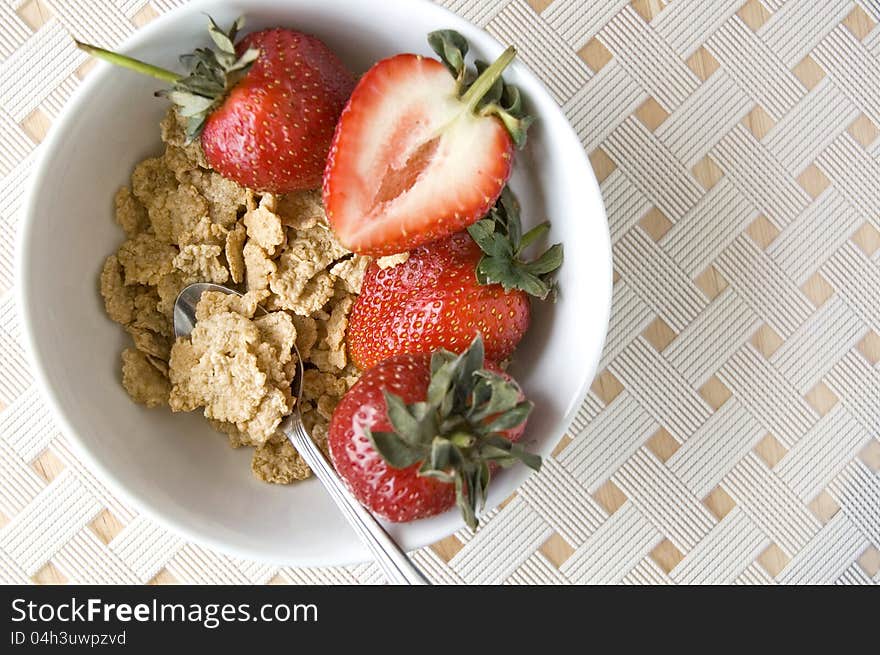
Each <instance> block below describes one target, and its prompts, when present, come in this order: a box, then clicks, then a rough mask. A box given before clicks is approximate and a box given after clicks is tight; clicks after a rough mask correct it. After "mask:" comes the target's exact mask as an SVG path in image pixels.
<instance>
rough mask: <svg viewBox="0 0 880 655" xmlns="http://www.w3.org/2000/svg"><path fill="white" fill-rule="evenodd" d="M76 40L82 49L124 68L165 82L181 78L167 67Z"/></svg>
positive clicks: (77, 45)
mask: <svg viewBox="0 0 880 655" xmlns="http://www.w3.org/2000/svg"><path fill="white" fill-rule="evenodd" d="M74 42H75V43H76V47H77V48H79V49H80V50H84V51H85V52H87V53H89V54H90V55H91V56H93V57H97V58H98V59H103V60H104V61H107V62H110V63H111V64H113V65H114V66H121V67H122V68H127V69H129V70H132V71H134V72H136V73H141V74H142V75H149V76H150V77H155V78H156V79H159V80H163V81H165V82H171V83H174V82H177V81H178V80H179V79H180V78H181V76H180V75H178V74H177V73H175V72H173V71H170V70H167V69H165V68H159V67H158V66H153V65H152V64H148V63H146V62H144V61H140V60H139V59H134V58H133V57H126V56H125V55H121V54H119V53H118V52H113V51H112V50H105V49H104V48H99V47H98V46H94V45H91V44H89V43H83V42H82V41H77V40H76V39H74Z"/></svg>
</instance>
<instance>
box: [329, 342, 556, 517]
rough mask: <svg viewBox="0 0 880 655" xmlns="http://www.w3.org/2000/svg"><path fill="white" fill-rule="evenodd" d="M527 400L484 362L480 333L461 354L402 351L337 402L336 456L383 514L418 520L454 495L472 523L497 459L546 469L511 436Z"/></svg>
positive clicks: (358, 492)
mask: <svg viewBox="0 0 880 655" xmlns="http://www.w3.org/2000/svg"><path fill="white" fill-rule="evenodd" d="M484 366H485V368H484ZM432 370H433V371H434V372H433V375H432ZM531 408H532V404H531V403H530V402H528V401H526V400H524V399H523V395H522V392H521V390H520V388H519V386H518V385H517V384H516V383H515V382H514V381H513V380H512V379H511V378H510V377H509V376H507V375H505V374H504V373H502V372H500V370H499V369H498V368H497V366H495V365H494V364H484V360H483V349H482V343H481V341H480V340H479V338H478V339H476V340H475V341H474V343H473V344H472V346H471V348H469V349H468V350H467V351H466V352H465V353H464V354H462V355H460V356H458V357H456V356H455V355H453V354H452V353H449V352H447V351H437V352H436V353H434V355H433V356H432V355H429V354H425V353H422V354H409V355H398V356H396V357H393V358H391V359H388V360H385V361H384V362H382V363H381V364H379V365H377V366H375V367H374V368H371V369H370V370H368V371H366V372H365V373H364V374H363V375H362V376H361V378H360V380H358V382H357V383H356V384H355V385H354V386H353V387H352V388H351V389H350V390H349V391H348V393H346V394H345V396H343V398H342V400H341V401H340V402H339V404H338V405H337V406H336V409H335V411H334V412H333V417H332V419H331V421H330V430H329V443H330V456H331V459H332V461H333V465H334V466H335V467H336V470H337V471H338V472H339V474H340V476H342V478H343V479H344V480H345V482H346V484H347V485H348V487H349V489H350V490H351V492H352V493H353V494H354V495H355V497H356V498H357V499H358V500H359V501H360V502H361V503H362V504H363V505H364V506H365V507H367V508H368V509H370V510H371V511H372V512H374V513H375V514H377V515H378V516H381V517H382V518H385V519H388V520H390V521H396V522H400V521H412V520H415V519H420V518H424V517H427V516H433V515H434V514H439V513H440V512H444V511H446V510H448V509H449V508H450V507H452V506H453V505H454V504H456V503H457V504H458V505H459V507H460V508H461V510H462V513H463V515H464V518H465V522H466V523H467V524H468V525H469V526H470V527H471V528H476V525H477V519H476V513H477V510H478V508H479V507H482V505H483V503H484V502H485V496H486V488H487V486H488V484H489V481H490V478H491V475H492V471H493V470H494V469H495V468H496V467H497V466H498V465H501V466H510V465H512V464H513V463H515V462H517V461H522V462H524V463H525V464H526V465H527V466H530V467H532V468H534V469H536V470H537V469H538V468H540V464H541V459H540V457H537V456H535V455H531V454H529V453H527V452H525V451H524V450H523V449H522V447H521V446H519V445H516V444H515V443H514V442H516V441H517V440H519V438H520V437H521V436H522V433H523V431H524V430H525V422H526V418H527V416H528V414H529V412H530V411H531Z"/></svg>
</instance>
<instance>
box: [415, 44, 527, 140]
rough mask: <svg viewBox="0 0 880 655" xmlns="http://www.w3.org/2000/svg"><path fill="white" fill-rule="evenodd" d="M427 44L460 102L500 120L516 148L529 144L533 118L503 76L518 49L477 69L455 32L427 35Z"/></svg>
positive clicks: (508, 49)
mask: <svg viewBox="0 0 880 655" xmlns="http://www.w3.org/2000/svg"><path fill="white" fill-rule="evenodd" d="M428 44H429V45H430V46H431V49H433V50H434V52H436V53H437V56H438V57H440V61H442V62H443V64H444V65H445V66H446V68H447V69H449V72H450V73H451V74H452V76H453V77H454V78H455V83H456V91H457V95H458V96H459V98H461V101H462V102H464V103H465V104H467V105H468V107H469V108H470V109H471V110H472V111H474V112H476V113H477V114H479V115H480V116H497V117H498V118H499V119H500V120H501V122H502V123H504V127H505V128H506V129H507V132H508V133H509V134H510V138H511V139H512V140H513V143H514V145H516V147H517V148H522V147H523V146H524V145H525V143H526V131H527V130H528V129H529V125H531V124H532V122H534V120H535V119H534V117H533V116H529V115H528V114H526V112H525V110H524V109H523V103H522V96H521V95H520V92H519V89H517V88H516V87H515V86H513V85H512V84H507V83H506V82H505V81H504V79H503V78H502V77H501V73H502V72H503V71H504V69H505V68H507V66H508V65H509V64H510V62H511V61H513V58H514V57H515V56H516V49H514V47H513V46H509V47H508V48H507V49H506V50H505V51H504V52H502V53H501V55H500V56H499V57H498V59H496V60H495V61H494V62H493V63H492V64H487V63H486V62H484V61H481V60H476V61H475V62H474V68H476V72H474V70H473V69H471V68H469V67H468V66H467V64H466V63H465V56H466V55H467V53H468V50H469V49H470V46H469V45H468V42H467V39H465V38H464V37H463V36H462V35H461V34H459V33H458V32H456V31H455V30H437V31H435V32H431V33H430V34H428Z"/></svg>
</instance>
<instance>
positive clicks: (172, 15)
mask: <svg viewBox="0 0 880 655" xmlns="http://www.w3.org/2000/svg"><path fill="white" fill-rule="evenodd" d="M330 1H332V2H334V3H338V4H345V3H346V0H330ZM386 1H390V2H395V3H397V4H398V5H402V4H406V5H408V6H411V8H412V11H415V12H418V11H422V10H425V9H429V10H431V11H436V12H440V13H445V14H447V15H448V16H449V17H450V19H454V20H456V21H463V22H465V23H467V24H468V25H469V26H470V27H471V28H472V29H473V30H475V31H477V32H479V33H481V35H482V37H483V38H484V40H485V41H486V42H487V43H488V44H491V47H492V49H497V52H499V53H500V52H501V51H502V50H503V48H504V46H503V45H502V44H501V43H500V42H499V41H498V40H497V39H496V38H495V37H494V36H492V35H491V34H489V33H488V32H487V31H486V30H485V29H483V28H482V27H479V26H477V25H475V24H473V23H472V22H471V21H470V20H468V19H466V18H464V17H462V16H459V15H458V14H456V13H454V12H453V11H451V10H450V9H448V8H446V7H444V6H442V5H439V4H436V3H435V2H433V1H432V0H386ZM217 2H218V0H194V1H193V2H190V3H188V4H185V5H181V6H179V7H175V8H174V9H172V10H170V11H168V12H166V13H164V14H162V15H161V16H159V17H157V18H156V19H154V20H153V21H151V22H150V23H148V24H147V25H145V26H143V27H142V28H139V29H137V30H135V31H134V32H133V33H132V34H131V35H129V36H128V37H127V38H126V39H124V40H123V41H122V42H121V43H119V44H118V46H117V47H116V48H115V50H116V51H118V52H121V53H128V52H130V51H132V50H135V49H137V48H139V47H141V46H143V45H146V44H148V43H149V42H150V41H151V40H153V39H154V38H155V37H156V35H157V34H159V33H161V31H162V28H163V27H164V26H165V25H166V24H170V23H172V22H174V21H176V20H179V18H180V17H181V15H183V14H188V15H191V14H193V13H199V12H201V13H205V9H206V8H207V7H214V8H216V7H217ZM511 68H515V69H517V74H518V75H520V76H525V77H527V78H531V80H530V84H531V85H533V86H534V87H535V89H537V90H538V92H539V93H541V94H543V95H545V96H546V99H547V100H549V101H550V102H551V103H552V105H553V106H554V107H555V108H556V110H557V111H559V113H560V116H561V117H562V119H563V121H562V129H564V130H565V131H566V132H567V134H566V135H564V136H563V137H562V138H564V139H566V140H573V141H575V142H578V143H580V138H579V137H578V135H577V133H576V132H575V131H574V128H573V127H572V126H571V123H570V122H569V120H568V118H567V117H566V116H565V114H564V113H563V112H562V109H561V107H560V106H559V103H558V102H557V101H556V100H555V99H554V98H553V96H552V94H550V92H549V91H548V89H547V88H546V86H545V85H544V83H543V82H542V81H541V79H540V78H539V77H538V76H537V75H536V74H535V73H533V72H532V70H531V69H530V68H529V67H528V66H527V65H526V64H524V63H523V62H522V61H521V60H519V59H518V60H516V61H514V62H513V64H512V65H511ZM115 70H116V69H115V67H113V66H112V65H111V64H108V63H106V62H103V61H99V62H97V65H96V66H95V69H94V70H93V71H92V72H91V74H90V75H89V76H88V77H87V78H86V79H85V80H84V81H83V82H82V83H81V84H80V85H79V86H78V88H77V89H76V90H75V91H74V93H73V94H72V95H71V97H70V98H69V99H68V100H67V102H66V103H65V105H64V107H63V109H62V111H61V113H60V115H59V116H58V118H57V119H56V121H55V122H54V123H53V125H52V127H51V128H50V131H49V134H48V135H47V136H46V138H45V139H44V140H43V142H42V144H41V148H40V152H39V154H38V156H37V159H36V161H35V162H34V165H33V169H32V170H31V172H30V174H29V179H28V184H27V186H26V188H25V201H24V203H23V213H22V219H21V225H20V228H19V234H18V239H17V240H16V249H15V252H16V261H15V272H16V276H15V279H16V285H15V287H16V292H15V302H16V305H17V306H18V311H19V315H20V316H21V319H22V335H23V339H22V340H23V342H24V346H25V351H26V356H27V357H28V359H29V361H30V362H31V364H32V368H33V371H34V378H35V381H36V383H37V384H36V386H37V388H38V389H39V392H40V394H41V396H42V398H43V399H45V400H46V402H47V405H48V406H49V409H50V411H51V414H52V417H53V419H54V421H55V422H56V424H57V425H58V426H59V427H60V429H61V432H62V434H63V435H64V436H66V437H68V443H69V444H70V445H71V446H72V449H73V450H74V453H75V455H76V456H77V457H78V458H79V459H80V460H81V461H82V462H83V463H84V464H85V465H86V467H87V468H88V470H89V471H91V472H92V473H94V474H95V476H96V477H97V478H98V479H99V480H100V481H101V483H103V485H104V486H106V488H107V489H108V491H110V492H111V493H112V494H113V495H115V496H117V497H119V498H120V499H121V500H123V501H124V502H125V503H126V504H127V505H129V506H131V507H132V508H133V509H134V510H136V511H137V512H138V513H139V514H142V515H144V516H145V517H146V518H148V519H149V520H151V521H153V522H155V523H157V524H158V525H159V526H161V527H163V528H165V529H167V530H169V531H170V532H172V533H173V534H175V535H178V536H180V537H181V538H183V539H186V540H187V541H191V542H194V543H197V544H201V545H204V546H206V547H209V548H212V549H215V550H217V551H219V552H222V553H225V554H228V555H231V556H234V557H239V558H243V559H248V560H253V561H260V562H266V563H272V564H283V565H292V566H342V565H346V564H354V563H357V562H358V561H365V560H357V561H354V560H353V561H351V562H347V561H346V562H336V561H328V560H322V559H308V558H299V559H297V560H296V561H290V560H279V559H276V558H273V557H270V556H266V555H264V554H262V553H260V552H259V551H254V550H251V549H249V548H247V547H241V546H238V545H235V544H230V543H228V542H226V541H223V540H222V539H219V538H215V537H214V536H212V535H209V534H205V533H202V532H198V531H194V530H193V529H191V527H190V526H189V525H188V524H187V523H186V522H184V521H181V520H178V519H177V518H176V517H171V516H167V515H165V514H163V513H162V512H161V511H160V510H159V509H157V508H154V506H153V503H152V502H151V501H150V500H149V498H148V497H144V496H143V495H141V494H139V493H136V492H134V491H132V490H130V489H129V487H128V486H127V485H126V483H125V480H124V476H123V475H117V474H116V473H115V472H114V471H113V470H112V469H110V468H109V467H107V466H105V464H104V463H103V462H102V460H101V457H100V454H99V453H98V452H96V451H94V449H92V448H90V447H89V446H87V444H86V442H84V441H83V440H81V439H80V437H79V435H78V432H77V430H76V429H74V427H73V425H72V422H71V421H70V420H69V419H68V417H67V415H66V414H65V412H64V411H63V410H62V409H61V407H62V404H61V402H60V400H59V396H58V392H57V391H56V390H55V389H54V388H53V387H52V386H51V384H50V382H49V379H50V376H49V373H48V370H49V365H48V362H47V361H46V360H44V358H43V357H42V356H41V354H40V352H39V349H38V347H37V344H36V341H35V337H34V330H33V328H32V325H33V319H34V317H33V313H32V307H31V302H34V300H33V298H31V297H29V296H28V294H27V290H28V289H29V288H30V287H31V286H32V280H31V275H30V273H29V272H28V270H29V269H28V265H27V262H26V261H25V253H26V252H29V251H30V250H31V249H32V248H31V247H30V245H29V244H30V243H31V241H32V240H33V234H32V233H33V227H34V225H35V223H36V219H35V211H36V205H37V198H38V196H39V193H38V192H39V189H40V187H41V186H42V184H43V183H44V178H45V177H46V174H47V169H48V167H49V163H50V160H51V156H50V155H51V153H52V152H53V151H54V150H56V148H57V144H58V143H59V142H60V141H61V140H62V139H63V138H64V135H65V132H66V130H65V127H66V126H67V124H68V123H70V122H71V121H72V120H73V119H74V117H75V116H76V115H77V114H78V112H79V111H81V110H82V105H84V104H85V103H84V101H85V99H86V98H88V97H89V95H90V94H91V92H92V91H93V90H94V89H95V88H96V87H98V86H99V85H101V84H102V83H103V82H105V81H106V78H107V77H108V76H109V75H111V74H112V73H113V71H115ZM579 154H580V157H581V159H582V163H583V164H584V170H585V172H586V173H587V175H586V178H587V179H585V180H584V182H585V183H586V184H587V185H589V186H591V188H592V189H591V190H592V192H593V193H592V194H590V197H592V198H594V201H593V202H592V205H593V206H592V207H590V210H591V212H593V213H594V220H596V221H599V222H600V223H601V224H602V225H604V228H605V229H604V230H601V225H600V231H602V232H603V234H604V236H605V238H604V239H602V240H601V243H600V244H596V245H597V247H598V248H599V250H600V251H601V252H600V253H597V254H601V255H602V256H601V261H600V262H599V265H600V267H601V269H602V277H603V278H604V279H605V283H604V284H602V283H601V280H598V279H597V280H593V281H592V283H593V284H595V288H596V290H597V292H599V293H597V295H596V298H595V302H596V304H595V305H594V306H593V307H592V309H593V311H594V320H596V325H597V328H598V327H600V326H601V328H602V329H601V338H599V339H598V340H597V341H596V343H594V344H593V347H592V349H591V357H590V362H591V365H590V367H589V369H588V372H589V375H584V377H583V380H582V381H581V385H580V388H579V389H578V391H577V393H576V395H575V396H574V397H576V398H577V399H578V402H576V403H572V405H571V407H570V408H569V410H568V412H566V414H565V415H564V416H562V417H561V418H560V419H559V422H560V424H563V425H565V426H566V429H567V428H568V427H569V426H570V425H571V423H572V421H573V420H574V418H575V415H576V413H577V412H578V410H579V409H580V407H581V406H582V404H583V401H584V399H585V398H586V397H587V394H588V391H589V388H590V385H591V383H592V376H593V375H594V374H595V371H596V369H597V368H598V364H599V361H600V358H601V354H602V351H603V348H604V345H605V342H606V340H607V333H608V325H609V321H610V314H611V303H612V292H613V279H612V250H611V240H610V229H609V225H608V220H607V215H606V211H605V205H604V201H603V199H602V193H601V189H600V187H599V183H598V181H597V179H596V177H595V173H594V171H593V168H592V165H591V164H590V161H589V158H588V157H587V154H586V152H585V151H584V149H583V147H582V146H581V148H580V150H579ZM600 317H601V321H599V318H600ZM563 434H564V431H563V433H562V434H560V435H558V436H557V437H556V439H555V440H553V442H552V443H550V440H548V441H547V445H545V446H544V448H543V450H545V451H546V455H547V456H549V452H550V450H551V449H552V448H553V447H554V446H555V445H556V443H558V440H559V439H560V438H561V437H562V436H563ZM520 468H524V467H520ZM510 473H513V471H511V472H510ZM529 473H530V472H522V471H520V472H519V475H517V476H516V477H517V478H518V480H517V481H516V482H515V483H514V485H513V489H514V490H516V489H518V488H519V486H520V485H521V484H522V483H523V482H524V481H525V479H526V478H527V476H528V475H529ZM488 509H489V507H488V506H487V510H488ZM461 526H463V523H462V524H461ZM461 526H458V527H455V528H453V529H451V530H450V531H449V532H448V534H452V533H453V532H454V531H455V530H457V529H459V527H461ZM435 540H436V539H434V538H432V539H430V540H427V541H426V540H424V539H422V540H419V543H418V544H417V545H416V546H414V548H420V547H424V546H426V545H429V544H431V543H434V542H435Z"/></svg>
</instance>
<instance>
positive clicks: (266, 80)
mask: <svg viewBox="0 0 880 655" xmlns="http://www.w3.org/2000/svg"><path fill="white" fill-rule="evenodd" d="M208 20H209V33H210V36H211V38H212V39H213V41H214V43H215V44H216V46H217V48H216V49H215V50H211V49H208V48H198V49H197V50H195V52H193V53H192V54H190V55H184V56H183V57H181V62H182V63H183V64H184V66H186V68H187V69H188V75H185V76H181V75H177V74H176V73H173V72H171V71H167V70H164V69H160V68H157V67H155V66H152V65H149V64H145V63H143V62H140V61H137V60H134V59H131V58H130V57H125V56H123V55H119V54H116V53H112V52H108V51H107V50H103V49H101V48H97V47H95V46H90V45H87V44H83V43H79V42H77V45H79V47H81V48H82V49H84V50H86V51H87V52H89V53H90V54H93V55H95V56H97V57H100V58H103V59H106V60H109V61H111V62H112V63H114V64H118V65H121V66H125V67H127V68H130V69H133V70H136V71H138V72H141V73H146V74H148V75H152V76H154V77H158V78H159V79H163V80H165V81H169V82H172V87H171V88H170V89H168V90H166V91H161V92H159V95H163V96H166V97H167V98H169V99H170V100H171V101H172V102H173V103H175V104H176V105H177V106H178V109H179V111H180V114H181V115H182V116H183V117H184V118H186V121H187V125H186V133H187V138H188V139H189V140H194V139H196V138H201V144H202V149H203V150H204V152H205V158H206V159H207V161H208V163H209V164H210V165H211V167H212V168H213V169H214V170H216V171H217V172H218V173H220V174H221V175H223V176H224V177H227V178H229V179H231V180H235V181H236V182H238V183H239V184H241V185H243V186H246V187H248V188H251V189H256V190H259V191H272V192H276V193H285V192H288V191H294V190H296V189H314V188H316V187H318V186H320V185H321V180H322V175H323V171H324V164H325V162H326V159H327V152H328V151H329V149H330V142H331V140H332V138H333V132H334V130H335V128H336V121H337V120H338V118H339V114H340V113H341V111H342V108H343V106H344V105H345V103H346V101H347V100H348V97H349V95H350V94H351V90H352V88H353V87H354V78H353V77H352V75H351V73H349V72H348V70H346V68H345V66H344V65H343V64H342V62H341V61H340V60H339V58H338V57H337V56H336V55H335V54H334V53H333V52H332V51H331V50H330V49H329V48H328V47H327V46H326V45H325V44H324V43H323V42H322V41H320V40H319V39H318V38H317V37H314V36H311V35H308V34H303V33H301V32H296V31H294V30H289V29H281V28H276V29H268V30H262V31H260V32H254V33H252V34H249V35H247V36H246V37H244V38H243V39H242V40H241V41H240V42H239V43H238V44H237V45H236V44H235V38H236V35H237V34H238V31H239V30H240V29H241V27H242V26H243V24H244V21H243V19H242V18H239V19H238V20H237V21H236V22H235V23H234V24H233V25H232V26H231V27H230V29H229V31H228V32H224V31H222V30H221V29H220V28H219V27H217V24H216V23H215V22H214V21H213V20H212V19H210V18H209V19H208Z"/></svg>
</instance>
